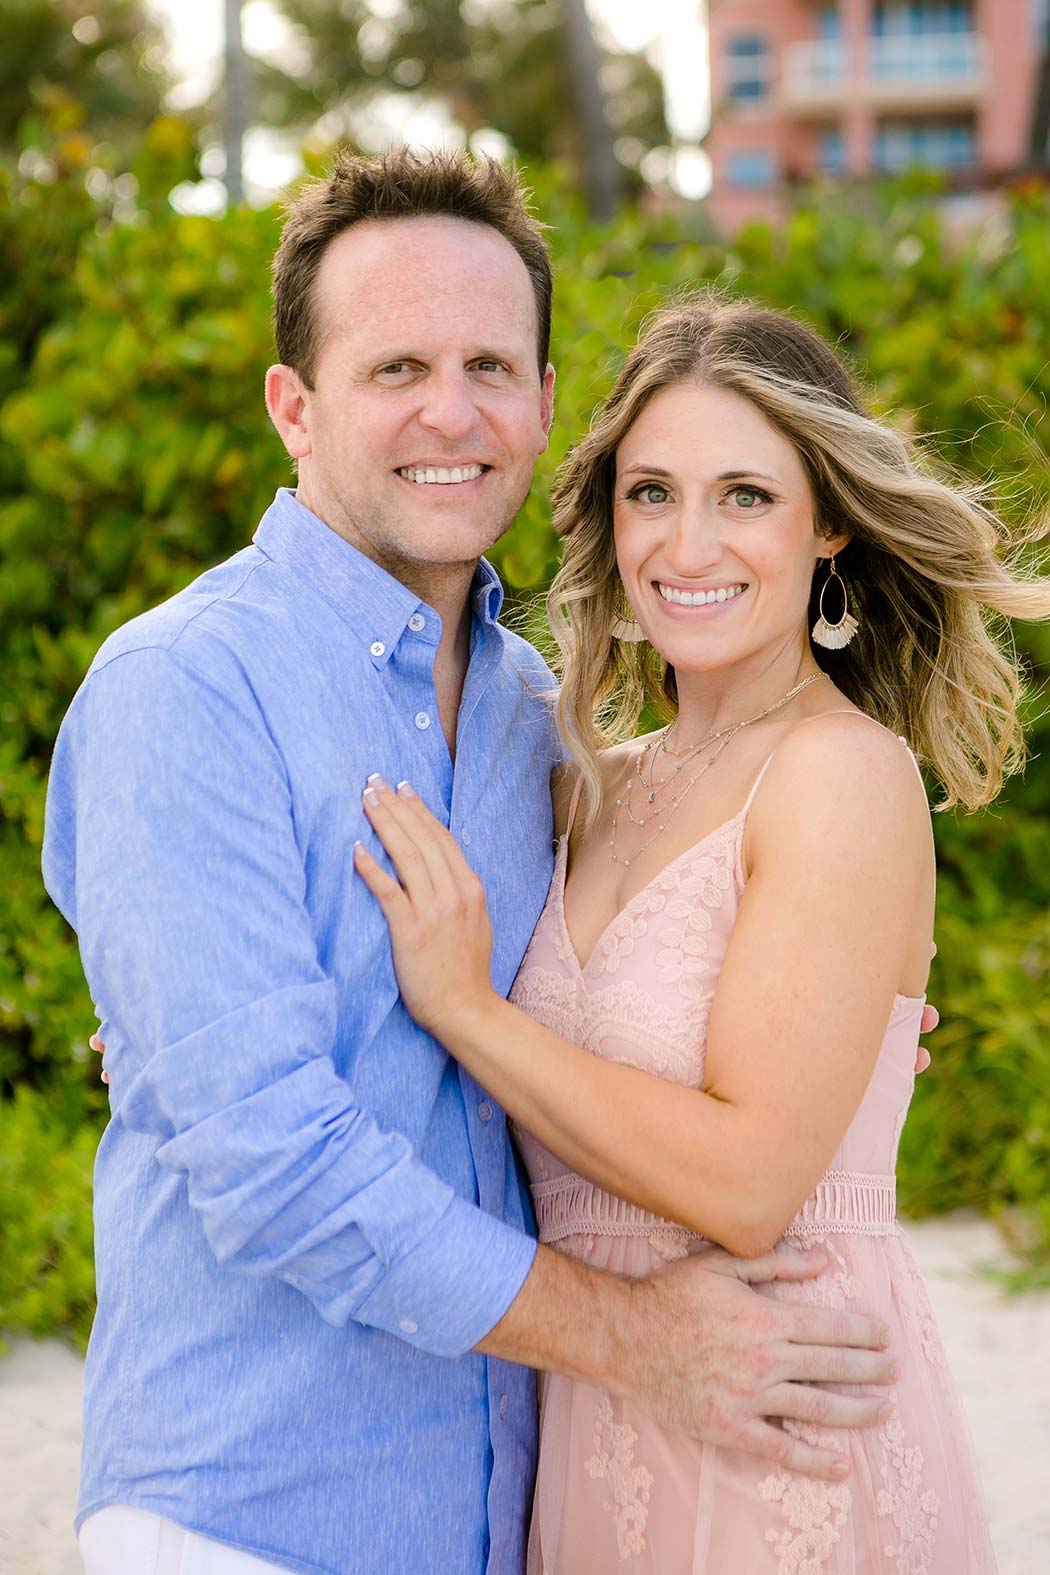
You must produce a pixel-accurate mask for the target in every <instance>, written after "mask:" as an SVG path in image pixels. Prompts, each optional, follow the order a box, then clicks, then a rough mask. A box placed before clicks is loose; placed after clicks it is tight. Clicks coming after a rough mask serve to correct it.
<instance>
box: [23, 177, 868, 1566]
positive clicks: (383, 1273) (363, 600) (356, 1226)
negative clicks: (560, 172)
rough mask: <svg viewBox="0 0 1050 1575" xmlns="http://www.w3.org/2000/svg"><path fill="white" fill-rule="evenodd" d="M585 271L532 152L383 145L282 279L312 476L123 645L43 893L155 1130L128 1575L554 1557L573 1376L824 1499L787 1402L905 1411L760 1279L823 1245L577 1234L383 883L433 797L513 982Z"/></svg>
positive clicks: (144, 1218)
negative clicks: (602, 1241) (554, 463)
mask: <svg viewBox="0 0 1050 1575" xmlns="http://www.w3.org/2000/svg"><path fill="white" fill-rule="evenodd" d="M550 288H551V281H550V270H549V265H548V261H547V256H546V251H545V248H544V245H543V241H542V236H541V234H540V231H539V229H538V227H537V226H536V224H535V223H534V221H532V220H531V219H530V217H529V216H528V213H527V211H526V209H525V206H524V202H523V197H522V194H521V191H520V189H519V188H518V186H517V183H516V181H515V179H514V178H513V177H512V176H510V175H509V174H508V173H507V172H506V171H504V170H502V169H501V168H500V167H498V166H496V165H493V164H488V165H483V166H474V165H473V164H471V163H470V162H469V161H466V160H464V159H461V158H458V157H453V156H437V157H433V158H428V159H418V158H416V157H414V156H412V155H411V154H408V153H406V152H404V151H402V152H398V153H394V154H391V155H389V156H387V157H386V158H385V159H382V160H371V159H360V158H350V157H345V158H342V159H341V160H340V161H339V162H338V163H337V165H336V167H335V170H334V172H333V174H332V175H331V176H330V177H329V178H328V179H327V180H325V181H322V182H318V183H315V184H314V185H313V186H312V187H311V188H309V189H308V190H307V191H306V193H305V194H304V195H303V196H302V197H300V198H299V200H298V202H297V203H296V204H294V205H293V207H292V209H291V212H290V215H289V218H288V221H287V224H286V226H285V230H284V234H283V237H282V241H281V245H280V249H279V251H278V254H277V258H276V262H275V269H274V297H275V316H276V329H277V342H278V350H279V354H280V355H281V358H282V364H281V365H279V366H276V367H273V368H271V370H270V372H269V374H268V378H267V389H266V392H267V405H268V409H269V412H270V415H271V418H272V420H273V422H274V425H275V426H276V428H277V431H278V432H279V434H280V436H281V438H282V441H283V442H284V445H285V448H286V450H287V452H288V453H289V455H290V456H291V457H292V458H293V460H294V461H295V463H296V466H297V473H298V474H297V487H296V489H295V491H294V492H291V491H284V490H282V491H281V492H279V493H278V495H277V498H276V500H275V502H274V504H273V506H272V507H271V508H270V509H269V510H268V511H267V513H266V515H265V516H264V518H263V520H262V522H261V524H260V526H259V529H258V532H257V533H256V536H255V540H254V545H253V546H251V547H249V548H247V549H245V550H244V551H243V552H241V553H239V554H237V555H236V556H235V557H234V558H232V559H231V560H230V561H229V562H227V563H225V564H222V565H220V566H219V567H218V568H217V569H214V570H212V571H211V572H209V573H207V574H205V575H203V576H202V577H201V579H199V580H198V581H196V582H195V584H194V585H192V586H190V587H189V588H188V589H187V590H186V591H184V592H182V593H181V594H180V595H178V596H176V597H174V598H173V599H172V600H171V601H170V602H168V603H166V604H164V605H163V606H161V607H158V608H155V609H153V610H152V611H151V612H149V613H147V614H145V615H144V616H143V617H141V618H138V619H135V620H134V621H133V622H132V623H130V624H128V625H127V626H126V627H125V628H123V629H121V630H119V631H118V632H117V633H116V634H115V635H114V636H112V637H111V638H110V639H109V640H108V641H107V642H106V643H105V645H104V646H103V647H102V649H101V650H100V652H99V653H98V656H97V657H96V658H95V661H94V663H93V664H92V667H91V670H90V672H89V674H88V677H87V678H86V680H85V683H84V685H83V686H82V688H81V690H80V691H79V693H78V695H77V697H76V699H75V700H74V703H73V706H72V707H71V709H70V712H69V715H68V716H67V718H66V721H65V723H64V724H63V728H62V732H61V734H60V737H59V741H58V744H57V747H56V752H55V761H54V767H53V771H52V777H51V783H50V789H49V799H48V824H47V837H46V842H45V858H44V864H45V877H46V881H47V885H48V889H49V891H50V892H51V893H52V895H53V897H54V899H55V901H56V902H57V903H58V905H59V907H60V908H61V909H62V911H63V912H64V913H65V914H66V916H67V917H68V918H69V920H70V922H71V923H72V924H74V925H75V927H76V928H77V930H78V932H79V938H80V945H81V951H82V955H83V959H84V966H85V971H86V974H87V977H88V981H89V983H90V985H91V988H92V992H93V996H94V999H95V1001H96V1002H97V1004H98V1006H99V1010H100V1015H101V1017H102V1018H103V1023H104V1027H103V1036H104V1038H105V1040H106V1044H107V1065H108V1069H109V1073H110V1087H111V1096H112V1106H113V1118H112V1121H111V1123H110V1125H109V1127H108V1128H107V1130H106V1132H105V1134H104V1136H103V1139H102V1143H101V1145H100V1149H99V1159H98V1167H97V1173H96V1234H97V1257H98V1292H99V1311H98V1317H97V1319H96V1323H95V1328H94V1330H93V1333H92V1340H91V1346H90V1349H89V1354H88V1368H87V1388H86V1402H85V1441H84V1469H83V1480H82V1484H81V1497H80V1504H79V1508H78V1523H79V1525H80V1535H81V1546H82V1549H83V1552H84V1556H85V1563H86V1565H87V1568H88V1570H89V1572H91V1575H97V1572H105V1575H125V1572H126V1575H144V1572H146V1575H148V1572H153V1575H161V1572H165V1571H167V1570H168V1569H169V1568H170V1569H172V1570H178V1569H182V1570H185V1569H191V1568H198V1567H199V1568H201V1569H204V1568H207V1569H208V1570H209V1571H219V1570H229V1571H245V1572H247V1571H249V1570H254V1571H259V1570H263V1569H285V1570H294V1571H299V1572H302V1575H350V1572H353V1575H399V1572H405V1575H429V1572H434V1575H450V1572H455V1575H460V1572H463V1575H474V1572H477V1575H480V1572H481V1571H483V1570H488V1571H493V1572H496V1571H499V1572H511V1575H514V1572H518V1571H520V1570H521V1569H522V1566H523V1547H524V1536H525V1527H526V1524H527V1517H528V1507H529V1494H530V1488H531V1480H532V1472H533V1466H534V1449H535V1411H534V1407H535V1396H534V1390H533V1385H532V1378H531V1371H530V1370H531V1369H532V1368H551V1369H557V1370H560V1371H563V1372H566V1373H570V1374H574V1375H578V1376H581V1377H586V1378H588V1379H590V1380H591V1381H593V1382H595V1383H597V1384H599V1385H601V1386H603V1387H604V1388H606V1389H607V1390H609V1391H610V1392H611V1393H612V1394H613V1395H626V1394H630V1395H632V1396H633V1397H634V1398H635V1399H636V1400H638V1401H639V1402H640V1403H641V1404H643V1405H645V1406H646V1407H648V1408H649V1409H650V1410H651V1411H652V1412H653V1413H654V1414H655V1415H656V1416H658V1417H659V1418H660V1419H661V1420H664V1421H665V1422H667V1423H668V1424H669V1425H672V1426H677V1427H681V1428H685V1429H687V1430H689V1431H691V1432H693V1433H696V1434H699V1435H702V1436H705V1437H708V1438H711V1439H718V1440H720V1441H722V1442H732V1443H736V1444H738V1445H739V1446H740V1447H742V1448H745V1449H750V1450H752V1451H754V1452H756V1453H759V1454H763V1455H767V1456H769V1458H771V1459H777V1460H781V1461H784V1462H785V1463H787V1464H789V1465H792V1466H795V1467H798V1468H800V1469H804V1470H807V1471H810V1472H812V1473H813V1474H815V1475H823V1476H827V1477H830V1476H833V1475H834V1474H835V1472H836V1470H837V1469H838V1468H839V1467H840V1465H841V1462H840V1460H839V1457H838V1456H836V1455H835V1454H834V1453H833V1452H831V1451H828V1450H826V1449H822V1448H816V1447H813V1446H811V1445H809V1444H806V1443H804V1442H803V1441H802V1439H801V1438H799V1437H796V1436H794V1435H793V1434H792V1433H789V1432H785V1431H783V1430H782V1429H780V1428H778V1427H774V1426H771V1425H770V1423H769V1422H768V1421H767V1420H765V1418H768V1417H790V1418H796V1419H800V1420H810V1421H820V1422H821V1423H822V1424H824V1425H829V1426H862V1425H867V1424H870V1423H872V1422H874V1421H876V1420H877V1419H878V1416H879V1411H880V1406H879V1402H878V1400H877V1399H874V1398H872V1399H862V1398H856V1397H845V1396H842V1395H838V1394H833V1393H831V1392H830V1391H827V1390H821V1389H817V1388H813V1387H810V1385H812V1384H813V1383H815V1382H820V1381H821V1380H827V1379H830V1378H836V1379H839V1380H845V1381H847V1382H856V1383H860V1384H863V1383H868V1382H872V1381H874V1382H884V1381H886V1380H888V1379H889V1377H890V1376H891V1369H892V1364H891V1360H890V1357H889V1355H888V1354H887V1353H885V1352H883V1351H882V1350H881V1343H882V1340H883V1338H884V1331H883V1330H882V1329H881V1327H880V1326H878V1325H876V1324H875V1323H874V1322H873V1321H871V1320H868V1319H864V1318H860V1317H854V1316H848V1315H842V1314H835V1315H832V1314H830V1313H827V1312H824V1311H822V1310H820V1309H816V1308H791V1307H788V1306H786V1305H783V1304H777V1303H774V1302H772V1301H770V1300H769V1299H763V1298H760V1297H758V1296H757V1295H756V1293H755V1292H754V1291H753V1290H751V1289H750V1288H749V1286H748V1284H747V1283H746V1282H747V1281H748V1280H751V1281H759V1280H762V1279H769V1278H772V1277H774V1276H775V1275H777V1274H781V1275H788V1276H793V1277H799V1276H802V1275H806V1274H810V1273H813V1272H815V1271H816V1270H818V1269H819V1267H820V1266H821V1260H820V1258H819V1256H815V1257H813V1258H812V1259H810V1260H803V1259H800V1258H799V1257H798V1256H797V1255H794V1254H792V1253H790V1252H787V1251H781V1252H780V1253H779V1254H777V1255H771V1257H770V1258H769V1259H767V1260H763V1261H761V1262H756V1263H752V1264H742V1263H736V1262H734V1261H733V1260H730V1259H728V1258H726V1257H724V1256H722V1255H716V1256H715V1257H714V1258H713V1259H710V1260H704V1261H701V1260H698V1259H693V1260H686V1261H684V1262H681V1263H678V1264H675V1265H672V1266H671V1267H670V1268H669V1269H668V1270H666V1271H665V1272H664V1273H662V1274H660V1275H659V1276H657V1277H654V1278H653V1279H651V1280H648V1281H641V1282H626V1281H622V1280H619V1279H617V1278H615V1277H612V1276H606V1275H602V1274H600V1273H597V1272H594V1271H590V1270H588V1269H586V1268H585V1267H583V1266H582V1265H579V1264H577V1263H574V1262H572V1261H570V1260H569V1259H568V1258H565V1257H563V1256H561V1255H559V1254H558V1253H556V1252H553V1251H551V1250H548V1249H546V1248H544V1247H540V1248H537V1246H536V1244H535V1242H534V1241H533V1239H532V1237H531V1235H530V1233H529V1228H530V1219H529V1215H528V1209H527V1204H526V1203H525V1202H524V1199H523V1194H522V1190H521V1188H520V1185H519V1178H518V1174H517V1172H516V1169H515V1162H514V1157H513V1154H512V1151H511V1148H510V1145H509V1141H508V1137H507V1132H506V1126H505V1122H504V1119H503V1116H502V1113H501V1112H500V1111H499V1110H498V1109H496V1108H495V1107H494V1106H493V1105H492V1103H491V1101H490V1100H488V1099H487V1098H486V1095H485V1092H484V1090H483V1089H481V1088H479V1087H478V1086H477V1085H476V1084H475V1083H474V1082H473V1081H472V1079H471V1078H470V1077H469V1076H468V1075H467V1074H466V1073H465V1072H463V1071H462V1070H460V1069H459V1068H457V1067H456V1065H455V1064H454V1063H452V1062H450V1061H449V1060H448V1058H447V1057H446V1056H445V1055H444V1053H443V1052H442V1051H441V1049H440V1048H439V1047H438V1046H437V1045H436V1044H435V1043H434V1042H433V1041H432V1040H431V1039H430V1038H429V1037H428V1036H427V1035H426V1034H425V1033H424V1032H422V1031H421V1030H420V1029H418V1028H416V1027H415V1025H414V1024H413V1023H412V1021H411V1019H410V1018H409V1016H408V1015H407V1013H406V1012H405V1010H404V1008H403V1006H402V1005H401V1003H400V1002H399V999H398V994H397V987H396V983H395V980H394V975H393V971H392V965H391V960H390V953H389V947H388V943H387V936H386V927H385V924H384V921H383V918H382V915H381V913H380V911H379V909H378V907H377V905H375V904H374V903H372V902H371V900H370V898H369V896H368V893H367V891H366V890H365V889H364V887H363V885H362V883H361V882H360V881H355V880H354V879H353V875H352V864H351V860H352V850H353V845H354V842H355V841H356V840H357V839H358V838H359V837H361V838H367V837H369V836H370V833H369V832H368V830H367V822H366V821H365V819H364V816H363V814H362V810H361V801H360V795H361V791H362V789H363V788H364V786H365V782H366V778H367V777H368V775H369V774H370V773H372V772H374V771H378V772H381V773H383V775H384V776H386V778H387V780H390V781H397V780H398V779H399V778H401V777H409V778H410V779H411V781H412V782H413V784H414V786H415V787H416V789H417V791H420V792H421V793H422V794H423V796H424V797H425V799H426V801H427V803H428V804H429V805H430V807H431V808H432V809H433V810H434V811H435V812H436V813H437V814H439V815H440V816H441V817H442V819H443V820H445V822H446V823H447V824H449V825H450V826H451V829H452V830H453V832H454V833H455V834H456V836H457V838H458V840H459V841H460V843H461V844H462V845H463V846H464V848H465V849H466V850H467V853H468V856H469V857H470V858H471V859H472V861H473V863H474V865H475V868H476V870H477V871H478V873H479V875H480V876H481V878H482V880H483V881H484V883H485V886H486V889H487V895H488V901H489V907H490V911H491V913H492V917H493V923H494V930H495V946H494V958H493V969H494V978H495V980H496V982H497V984H498V986H499V987H500V988H501V989H504V990H506V989H507V988H509V986H510V983H511V981H512V979H513V977H514V974H515V972H516V969H517V966H518V963H519V961H520V959H521V956H522V954H523V952H524V949H525V946H526V944H527V942H528V939H529V936H530V933H531V930H532V927H533V924H534V922H535V920H536V918H537V916H538V914H539V912H540V909H541V907H542V904H543V900H544V897H545V895H546V889H547V885H548V882H549V877H550V872H551V857H550V849H551V811H550V799H549V793H548V779H549V773H550V769H551V765H552V762H553V760H554V759H555V755H556V742H555V739H554V737H553V734H552V729H551V721H550V708H549V705H548V704H547V702H546V701H545V700H544V698H543V691H544V690H546V689H548V688H549V686H550V682H551V680H550V675H549V674H548V673H547V671H546V669H545V667H544V666H543V664H542V662H541V661H540V659H539V657H538V656H537V655H536V653H535V652H534V651H532V650H531V648H530V647H528V646H527V645H525V643H524V642H523V641H520V640H518V639H516V638H515V637H514V636H512V635H511V634H509V633H508V632H507V631H505V630H503V629H501V628H500V626H499V624H498V623H497V621H496V614H497V612H498V608H499V601H500V591H499V587H498V583H497V581H496V579H495V576H494V575H493V573H492V571H491V569H489V568H488V566H487V565H486V564H485V562H484V560H483V559H482V554H483V552H484V551H485V549H486V548H487V547H488V546H489V545H490V544H491V543H492V541H494V540H495V539H496V538H497V537H498V536H499V535H500V534H501V532H502V531H503V530H505V529H506V528H507V526H508V525H509V524H510V522H511V520H512V519H513V518H514V515H515V514H516V512H517V510H518V508H519V506H520V504H521V503H522V501H523V499H524V497H525V494H526V492H527V489H528V486H529V482H530V479H531V475H532V468H533V464H534V462H535V459H536V457H537V455H538V454H539V453H540V452H541V451H542V450H543V448H544V446H545V443H546V440H547V433H548V430H549V427H550V423H551V418H552V399H553V385H554V373H553V369H552V368H551V367H550V365H549V364H548V360H547V349H548V339H549V328H550ZM371 845H372V846H373V847H375V846H376V844H375V843H374V842H373V843H372V844H371ZM193 1557H196V1558H198V1559H199V1561H200V1562H199V1565H198V1564H194V1563H192V1558H193ZM180 1560H183V1561H184V1562H182V1563H180Z"/></svg>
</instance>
